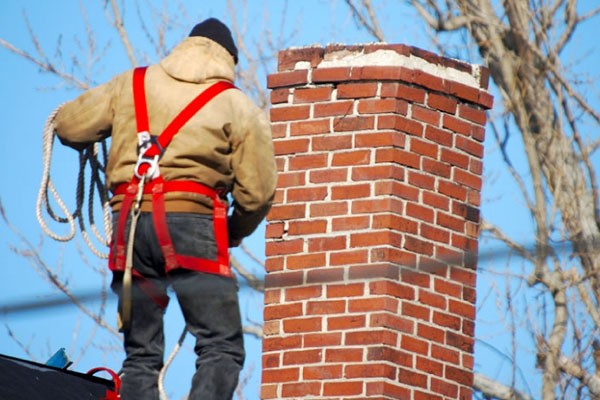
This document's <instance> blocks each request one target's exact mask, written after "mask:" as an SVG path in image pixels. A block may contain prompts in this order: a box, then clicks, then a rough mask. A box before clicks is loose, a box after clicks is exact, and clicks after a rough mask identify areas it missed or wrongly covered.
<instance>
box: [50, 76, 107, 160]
mask: <svg viewBox="0 0 600 400" xmlns="http://www.w3.org/2000/svg"><path fill="white" fill-rule="evenodd" d="M113 85H114V83H113V81H110V82H108V83H105V84H103V85H100V86H98V87H95V88H93V89H90V90H88V91H86V92H84V93H83V94H82V95H80V96H79V97H77V98H76V99H75V100H73V101H70V102H68V103H66V104H64V105H63V106H62V107H61V108H60V109H59V110H58V113H57V114H56V116H55V118H54V126H55V129H56V133H57V135H58V138H59V139H60V141H61V143H62V144H64V145H66V146H69V147H72V148H74V149H76V150H81V149H84V148H85V147H86V146H87V145H89V144H91V143H94V142H97V141H99V140H102V139H104V138H106V137H107V136H110V134H111V128H112V120H113V111H112V96H111V93H112V86H113Z"/></svg>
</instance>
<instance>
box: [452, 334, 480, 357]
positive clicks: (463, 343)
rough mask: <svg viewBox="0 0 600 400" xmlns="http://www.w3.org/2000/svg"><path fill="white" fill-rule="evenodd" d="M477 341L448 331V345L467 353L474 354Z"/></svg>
mask: <svg viewBox="0 0 600 400" xmlns="http://www.w3.org/2000/svg"><path fill="white" fill-rule="evenodd" d="M474 342H475V339H473V337H468V336H465V335H462V334H460V333H456V332H454V331H446V345H448V346H451V347H454V348H457V349H459V350H462V351H465V352H467V353H473V346H474Z"/></svg>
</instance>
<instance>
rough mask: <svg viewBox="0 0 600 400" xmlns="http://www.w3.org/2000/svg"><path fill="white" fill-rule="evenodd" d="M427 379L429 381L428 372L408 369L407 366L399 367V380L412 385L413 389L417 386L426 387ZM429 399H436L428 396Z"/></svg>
mask: <svg viewBox="0 0 600 400" xmlns="http://www.w3.org/2000/svg"><path fill="white" fill-rule="evenodd" d="M427 381H428V376H427V374H423V373H420V372H416V371H412V370H408V369H405V368H399V369H398V382H400V383H403V384H405V385H408V386H410V387H412V388H413V389H414V388H416V387H421V388H426V387H427ZM423 400H425V399H423ZM427 400H434V399H431V398H427Z"/></svg>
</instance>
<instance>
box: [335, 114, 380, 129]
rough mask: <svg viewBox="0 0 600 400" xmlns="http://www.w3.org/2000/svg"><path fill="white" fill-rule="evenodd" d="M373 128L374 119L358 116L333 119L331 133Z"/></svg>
mask: <svg viewBox="0 0 600 400" xmlns="http://www.w3.org/2000/svg"><path fill="white" fill-rule="evenodd" d="M374 126H375V117H372V116H358V117H334V119H333V131H334V132H356V131H366V130H371V129H373V128H374Z"/></svg>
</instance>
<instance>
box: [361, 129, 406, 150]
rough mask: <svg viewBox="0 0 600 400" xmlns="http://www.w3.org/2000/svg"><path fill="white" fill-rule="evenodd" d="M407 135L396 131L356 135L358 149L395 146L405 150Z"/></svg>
mask: <svg viewBox="0 0 600 400" xmlns="http://www.w3.org/2000/svg"><path fill="white" fill-rule="evenodd" d="M405 140H406V135H403V134H401V133H399V132H395V131H377V132H372V133H357V134H356V135H355V139H354V141H355V146H356V147H368V148H373V147H384V146H393V147H399V148H403V147H404V143H405Z"/></svg>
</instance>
